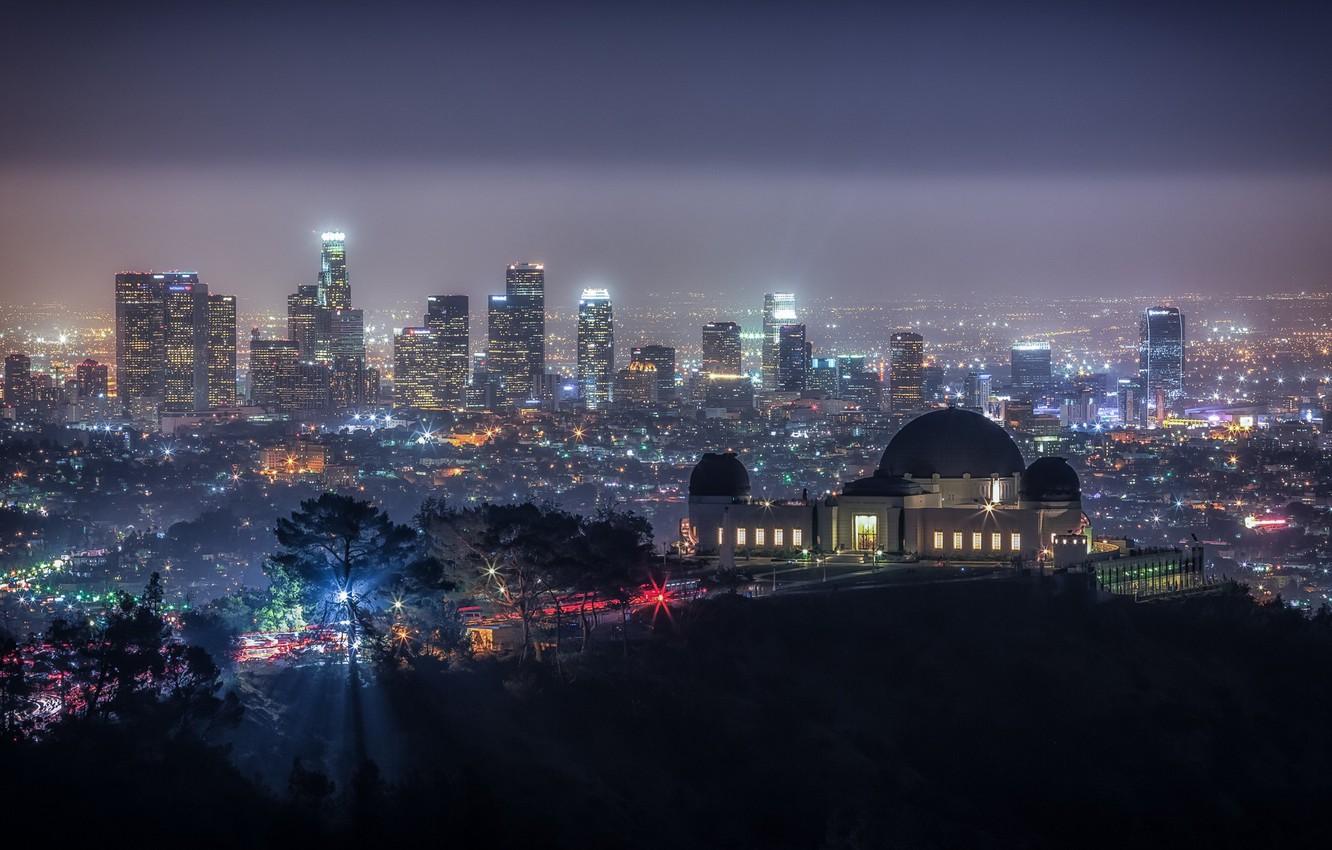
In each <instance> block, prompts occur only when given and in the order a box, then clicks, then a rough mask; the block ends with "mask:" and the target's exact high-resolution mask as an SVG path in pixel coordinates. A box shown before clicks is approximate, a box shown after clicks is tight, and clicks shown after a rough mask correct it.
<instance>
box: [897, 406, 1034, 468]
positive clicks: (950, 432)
mask: <svg viewBox="0 0 1332 850" xmlns="http://www.w3.org/2000/svg"><path fill="white" fill-rule="evenodd" d="M1023 466H1024V464H1023V462H1022V452H1020V451H1018V447H1017V444H1016V443H1014V442H1013V439H1012V438H1011V437H1009V436H1008V434H1007V433H1005V432H1004V429H1003V428H1000V427H999V426H998V425H996V424H994V423H993V422H991V421H990V420H988V419H986V418H985V417H984V416H981V415H980V414H979V413H976V412H975V411H971V410H963V409H962V408H960V407H949V408H946V409H944V410H935V411H931V412H930V413H926V414H925V415H924V416H917V417H916V418H915V419H912V420H911V421H910V422H908V423H907V424H906V425H905V426H903V428H902V430H901V431H898V432H897V435H896V436H894V437H893V439H892V440H891V441H889V443H888V448H886V449H884V451H883V460H881V461H879V471H878V472H877V473H875V474H876V475H890V476H895V475H910V476H911V477H913V478H929V477H931V476H933V475H936V474H937V475H938V476H939V477H940V478H961V477H962V476H963V475H966V474H968V473H970V474H971V477H973V478H988V477H990V476H991V475H1000V476H1008V475H1012V474H1014V473H1016V472H1021V471H1022V468H1023Z"/></svg>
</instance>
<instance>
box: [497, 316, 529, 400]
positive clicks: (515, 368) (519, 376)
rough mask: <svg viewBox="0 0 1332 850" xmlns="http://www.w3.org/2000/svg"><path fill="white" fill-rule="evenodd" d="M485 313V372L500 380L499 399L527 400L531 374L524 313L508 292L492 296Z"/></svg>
mask: <svg viewBox="0 0 1332 850" xmlns="http://www.w3.org/2000/svg"><path fill="white" fill-rule="evenodd" d="M488 306H489V310H488V312H487V315H486V321H487V336H486V371H487V373H488V375H489V380H492V381H498V382H499V384H500V387H501V390H500V398H499V399H497V401H503V402H506V403H508V404H518V403H520V402H524V401H526V400H527V396H528V394H529V391H530V390H531V385H532V381H531V376H530V375H529V374H528V372H527V370H528V367H529V362H528V359H527V348H526V346H525V343H524V340H523V336H522V323H521V321H520V320H521V316H522V313H521V312H520V311H519V309H518V308H517V307H515V306H514V305H513V304H512V303H511V302H510V301H509V296H507V295H492V296H490V300H489V302H488Z"/></svg>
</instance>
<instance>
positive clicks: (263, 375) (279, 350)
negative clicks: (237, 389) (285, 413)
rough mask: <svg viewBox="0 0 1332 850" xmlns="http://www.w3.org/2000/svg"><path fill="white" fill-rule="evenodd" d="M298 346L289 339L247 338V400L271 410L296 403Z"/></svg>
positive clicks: (289, 408) (289, 406) (282, 408)
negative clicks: (248, 361)
mask: <svg viewBox="0 0 1332 850" xmlns="http://www.w3.org/2000/svg"><path fill="white" fill-rule="evenodd" d="M300 358H301V351H300V346H299V345H298V344H297V343H296V341H295V340H291V339H259V338H258V337H257V336H256V337H253V338H251V339H250V404H254V405H259V406H261V407H268V408H272V409H274V410H291V409H293V408H294V407H295V406H296V364H297V363H298V362H299V361H300Z"/></svg>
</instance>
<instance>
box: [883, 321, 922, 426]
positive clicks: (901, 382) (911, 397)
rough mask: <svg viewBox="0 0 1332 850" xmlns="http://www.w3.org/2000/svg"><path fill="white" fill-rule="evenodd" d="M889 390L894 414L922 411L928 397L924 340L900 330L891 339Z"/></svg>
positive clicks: (919, 336)
mask: <svg viewBox="0 0 1332 850" xmlns="http://www.w3.org/2000/svg"><path fill="white" fill-rule="evenodd" d="M888 353H889V360H888V362H889V366H888V383H889V387H888V391H889V399H890V402H891V406H892V412H893V413H907V412H909V411H912V410H919V409H920V407H921V404H922V403H923V401H924V398H925V340H924V338H923V337H921V335H920V334H918V333H915V332H914V331H898V332H897V333H895V334H893V336H892V339H891V340H890V341H889V352H888Z"/></svg>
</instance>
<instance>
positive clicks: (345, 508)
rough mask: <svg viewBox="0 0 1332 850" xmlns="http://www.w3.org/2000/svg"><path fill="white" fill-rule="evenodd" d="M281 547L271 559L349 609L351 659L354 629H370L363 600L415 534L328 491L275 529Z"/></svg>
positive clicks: (403, 555) (330, 602)
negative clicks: (280, 550) (279, 551)
mask: <svg viewBox="0 0 1332 850" xmlns="http://www.w3.org/2000/svg"><path fill="white" fill-rule="evenodd" d="M275 533H276V535H277V540H278V543H279V544H280V545H281V546H282V549H283V551H282V552H281V553H279V554H278V555H276V556H274V557H273V561H274V562H275V563H276V564H278V565H280V566H281V567H282V568H283V569H284V570H286V571H287V572H288V573H290V575H291V576H292V577H295V578H297V579H300V580H301V581H303V582H305V583H306V585H307V588H308V591H307V592H308V594H314V595H315V596H317V597H321V599H320V601H321V602H322V603H323V604H324V605H325V606H329V607H332V608H334V609H341V610H343V611H345V613H346V620H347V624H348V625H347V629H348V634H347V657H348V660H349V661H352V662H354V661H355V659H356V630H357V627H358V626H359V627H361V628H363V629H370V628H372V623H371V620H370V612H369V610H368V608H367V607H365V606H363V605H362V604H361V603H362V602H363V600H366V599H368V598H369V597H370V596H372V595H373V594H374V593H375V592H376V591H377V590H378V588H379V583H380V582H381V581H382V579H383V578H384V577H385V576H386V575H388V574H390V571H391V570H392V569H393V568H394V567H396V566H399V565H401V564H402V563H403V562H405V561H406V560H407V558H408V556H409V555H410V554H411V552H412V550H413V548H414V546H415V542H416V533H415V532H414V531H413V530H412V529H411V528H410V527H408V526H405V525H398V524H397V523H394V522H393V521H392V520H391V519H389V516H388V514H387V513H385V512H384V511H382V510H380V509H379V508H377V507H375V506H374V505H373V504H371V503H369V502H363V501H360V500H358V499H354V498H352V497H350V496H343V495H339V494H336V493H324V494H322V495H320V496H319V497H318V498H316V499H307V500H305V501H303V502H301V506H300V509H299V510H296V511H293V512H292V515H291V517H290V518H289V519H287V518H283V519H279V520H278V522H277V528H276V529H275Z"/></svg>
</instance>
